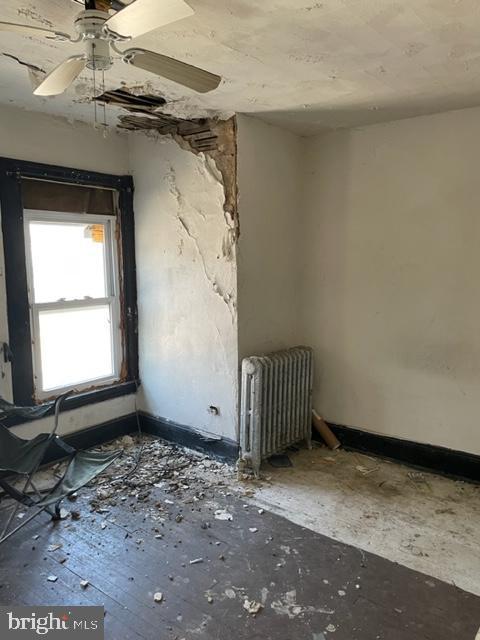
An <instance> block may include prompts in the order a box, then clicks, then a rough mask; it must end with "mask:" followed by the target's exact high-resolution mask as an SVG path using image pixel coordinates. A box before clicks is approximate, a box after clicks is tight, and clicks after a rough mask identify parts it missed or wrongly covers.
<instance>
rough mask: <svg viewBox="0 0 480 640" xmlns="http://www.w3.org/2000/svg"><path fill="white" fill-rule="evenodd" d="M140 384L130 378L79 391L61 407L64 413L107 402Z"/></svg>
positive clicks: (10, 424)
mask: <svg viewBox="0 0 480 640" xmlns="http://www.w3.org/2000/svg"><path fill="white" fill-rule="evenodd" d="M139 384H140V383H139V382H137V381H135V380H129V381H127V382H120V383H117V384H112V385H111V386H109V387H104V388H102V389H95V390H93V391H85V392H84V393H77V394H75V395H73V396H70V397H69V398H67V399H66V400H65V402H64V403H63V405H62V409H61V410H62V413H63V412H64V411H72V410H73V409H79V408H80V407H85V406H87V405H91V404H96V403H97V402H105V400H112V399H113V398H120V397H121V396H126V395H130V394H131V393H135V391H136V390H137V386H138V385H139ZM50 415H52V414H51V412H48V414H47V416H50ZM26 422H29V421H27V420H25V419H23V418H16V417H15V418H13V417H12V418H9V419H8V420H4V421H3V422H2V424H3V426H5V427H15V426H17V425H19V424H25V423H26ZM31 422H35V420H32V421H31Z"/></svg>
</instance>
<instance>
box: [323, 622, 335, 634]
mask: <svg viewBox="0 0 480 640" xmlns="http://www.w3.org/2000/svg"><path fill="white" fill-rule="evenodd" d="M336 630H337V627H336V626H335V625H334V624H329V625H328V627H327V628H326V629H325V631H328V633H334V632H335V631H336Z"/></svg>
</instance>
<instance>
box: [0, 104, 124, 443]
mask: <svg viewBox="0 0 480 640" xmlns="http://www.w3.org/2000/svg"><path fill="white" fill-rule="evenodd" d="M0 156H3V157H7V158H16V159H20V160H29V161H33V162H42V163H46V164H53V165H59V166H66V167H74V168H77V169H87V170H91V171H103V172H106V173H114V174H119V175H122V174H126V173H128V164H127V163H128V153H127V142H126V138H125V136H120V135H118V134H116V133H110V134H109V136H108V138H107V139H105V138H103V136H102V135H101V133H100V132H98V131H95V130H94V129H93V127H92V126H88V125H86V124H82V123H78V122H75V123H70V122H68V121H67V120H66V119H63V118H54V117H52V116H47V115H43V114H39V113H31V112H27V111H23V110H21V109H15V108H10V107H0ZM2 241H3V239H2V234H1V233H0V342H4V341H5V342H8V324H7V303H6V292H5V267H4V262H3V243H2ZM11 393H12V387H11V371H10V365H9V364H5V363H3V358H1V359H0V395H1V396H2V397H4V398H7V399H9V400H11V399H12V395H11ZM133 410H134V396H133V395H129V396H124V397H121V398H114V399H112V400H107V401H105V402H100V403H98V404H94V405H90V406H87V407H81V408H79V409H74V410H72V411H68V412H66V413H64V414H62V417H61V421H60V432H61V433H69V432H73V431H77V430H79V429H83V428H85V427H89V426H92V425H96V424H100V423H102V422H107V421H108V420H112V419H114V418H117V417H120V416H123V415H127V414H129V413H132V411H133ZM51 420H52V418H44V419H42V420H37V421H35V422H30V423H26V424H24V425H19V426H18V427H15V433H18V435H22V436H31V435H35V434H36V433H39V432H41V431H45V430H46V429H48V428H49V426H50V423H51Z"/></svg>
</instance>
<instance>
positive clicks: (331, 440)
mask: <svg viewBox="0 0 480 640" xmlns="http://www.w3.org/2000/svg"><path fill="white" fill-rule="evenodd" d="M312 418H313V420H312V422H313V426H314V427H315V429H316V430H317V431H318V433H319V434H320V436H321V437H322V440H323V441H324V442H325V444H326V445H327V447H328V448H329V449H338V448H339V447H340V440H338V438H337V436H336V435H335V434H334V433H333V431H332V430H331V429H330V427H329V426H328V424H327V423H326V422H325V420H324V419H323V418H322V417H321V416H319V415H318V413H317V412H316V411H315V409H314V410H313V411H312Z"/></svg>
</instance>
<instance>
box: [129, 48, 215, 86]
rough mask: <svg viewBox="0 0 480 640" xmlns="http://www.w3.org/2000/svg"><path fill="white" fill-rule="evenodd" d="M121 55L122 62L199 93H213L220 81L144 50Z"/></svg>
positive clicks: (204, 72) (194, 68) (208, 73)
mask: <svg viewBox="0 0 480 640" xmlns="http://www.w3.org/2000/svg"><path fill="white" fill-rule="evenodd" d="M123 53H124V56H125V57H124V62H127V63H128V64H133V65H134V66H135V67H139V68H140V69H145V71H150V72H151V73H155V74H157V76H163V77H164V78H168V80H172V81H173V82H177V83H178V84H182V85H184V86H185V87H189V88H190V89H194V90H195V91H198V92H199V93H206V92H207V91H213V89H216V88H217V87H218V85H219V84H220V81H221V80H222V78H221V77H220V76H217V75H215V74H214V73H210V72H209V71H204V70H203V69H199V68H198V67H193V66H192V65H191V64H186V63H185V62H180V60H175V58H169V57H168V56H162V55H161V54H160V53H154V52H153V51H147V50H146V49H127V50H126V51H124V52H123Z"/></svg>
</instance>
